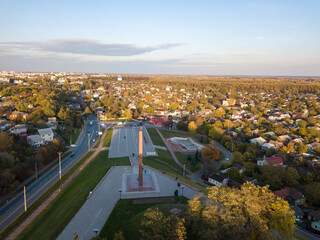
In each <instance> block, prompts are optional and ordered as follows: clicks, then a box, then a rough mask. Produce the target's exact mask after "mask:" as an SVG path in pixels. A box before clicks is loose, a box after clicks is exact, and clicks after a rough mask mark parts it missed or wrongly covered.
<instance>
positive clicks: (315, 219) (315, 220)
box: [308, 210, 320, 232]
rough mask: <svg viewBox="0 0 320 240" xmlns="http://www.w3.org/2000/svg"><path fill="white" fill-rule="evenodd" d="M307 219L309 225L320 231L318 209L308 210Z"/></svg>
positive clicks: (319, 212)
mask: <svg viewBox="0 0 320 240" xmlns="http://www.w3.org/2000/svg"><path fill="white" fill-rule="evenodd" d="M308 220H309V222H310V227H311V229H312V230H314V231H316V232H320V210H317V211H310V212H309V213H308Z"/></svg>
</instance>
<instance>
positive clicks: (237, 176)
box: [227, 167, 242, 181]
mask: <svg viewBox="0 0 320 240" xmlns="http://www.w3.org/2000/svg"><path fill="white" fill-rule="evenodd" d="M227 174H228V176H230V177H232V178H234V179H236V180H238V181H242V176H241V173H240V172H239V169H238V168H236V167H231V168H230V169H229V170H228V171H227Z"/></svg>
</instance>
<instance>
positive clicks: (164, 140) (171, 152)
mask: <svg viewBox="0 0 320 240" xmlns="http://www.w3.org/2000/svg"><path fill="white" fill-rule="evenodd" d="M156 131H157V132H158V134H159V136H160V137H161V139H162V141H163V142H164V144H165V145H166V147H167V149H168V150H169V152H170V154H171V156H172V158H173V160H174V161H175V162H176V163H177V164H178V165H179V166H180V167H181V168H182V169H183V167H184V166H183V165H182V164H181V163H180V162H179V160H178V158H177V157H176V155H175V154H174V152H173V150H172V148H171V146H170V144H169V143H168V141H167V139H165V138H164V137H163V136H162V134H161V132H160V131H159V129H158V128H156ZM186 172H187V173H188V174H190V175H191V174H192V172H191V171H190V170H189V169H187V168H186Z"/></svg>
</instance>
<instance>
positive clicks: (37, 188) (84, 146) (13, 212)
mask: <svg viewBox="0 0 320 240" xmlns="http://www.w3.org/2000/svg"><path fill="white" fill-rule="evenodd" d="M90 122H92V125H91V124H90ZM97 131H98V121H97V120H96V118H95V116H93V115H90V116H89V117H88V121H86V122H85V124H84V127H83V129H82V131H81V133H80V135H79V138H78V140H77V147H76V148H74V150H73V153H74V156H73V157H72V156H71V154H70V155H69V156H67V157H66V158H65V159H63V160H62V161H61V168H62V175H63V174H65V173H66V172H67V171H68V170H69V169H71V168H72V167H73V166H74V165H75V164H76V163H77V162H78V161H79V160H80V159H81V158H82V157H83V156H84V155H85V154H86V153H87V152H88V133H90V146H93V145H94V142H95V141H96V140H97V139H98V134H97ZM58 180H59V164H58V163H57V164H56V165H54V166H53V167H52V168H51V169H50V170H49V171H47V172H46V173H44V174H43V175H42V176H41V177H39V178H38V179H37V180H36V181H34V182H33V183H31V184H30V185H29V186H27V187H26V192H27V206H30V205H31V204H32V203H34V202H35V201H36V200H37V199H38V198H39V197H40V196H41V195H42V194H43V193H44V192H46V191H47V190H48V189H49V188H50V187H51V186H52V185H53V184H54V183H56V182H57V181H58ZM23 212H24V203H23V191H20V192H18V193H17V194H16V196H15V197H14V198H12V199H11V200H10V201H9V202H8V203H6V204H4V205H3V206H1V208H0V232H2V231H3V230H4V229H5V228H6V227H7V226H8V225H9V224H10V223H12V222H13V221H14V220H15V219H16V218H17V217H18V216H19V215H20V214H22V213H23Z"/></svg>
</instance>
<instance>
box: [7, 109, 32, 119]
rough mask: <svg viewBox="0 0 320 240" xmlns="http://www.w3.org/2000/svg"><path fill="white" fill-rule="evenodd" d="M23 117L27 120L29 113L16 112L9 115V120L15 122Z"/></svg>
mask: <svg viewBox="0 0 320 240" xmlns="http://www.w3.org/2000/svg"><path fill="white" fill-rule="evenodd" d="M20 116H21V117H22V118H23V119H24V120H26V119H27V116H28V113H24V112H20V111H14V112H12V113H11V114H10V115H9V119H11V120H15V119H17V118H18V117H20Z"/></svg>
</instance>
